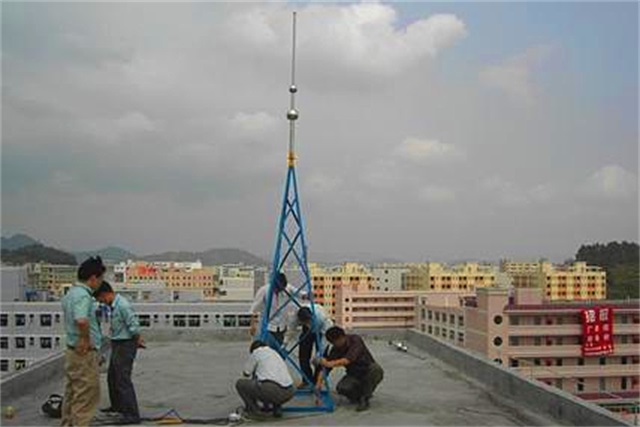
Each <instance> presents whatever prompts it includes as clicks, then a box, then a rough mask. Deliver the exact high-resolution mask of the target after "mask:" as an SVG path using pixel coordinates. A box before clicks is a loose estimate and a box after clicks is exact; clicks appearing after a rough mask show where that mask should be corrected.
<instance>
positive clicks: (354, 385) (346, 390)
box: [336, 363, 384, 402]
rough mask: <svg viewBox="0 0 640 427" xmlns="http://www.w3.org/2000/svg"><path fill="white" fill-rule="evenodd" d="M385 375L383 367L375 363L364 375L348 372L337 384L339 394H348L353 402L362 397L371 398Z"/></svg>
mask: <svg viewBox="0 0 640 427" xmlns="http://www.w3.org/2000/svg"><path fill="white" fill-rule="evenodd" d="M383 377H384V371H383V370H382V367H380V365H378V364H377V363H373V364H372V365H371V366H370V367H369V370H368V371H367V373H366V374H364V375H362V376H354V375H349V374H347V375H345V376H344V377H342V379H341V380H340V381H339V382H338V384H337V385H336V390H337V392H338V394H341V395H343V396H346V397H347V398H348V399H349V400H350V401H352V402H357V401H358V400H359V399H360V398H362V397H364V398H367V399H369V398H370V397H371V396H372V395H373V392H374V391H375V389H376V387H377V386H378V384H380V381H382V378H383Z"/></svg>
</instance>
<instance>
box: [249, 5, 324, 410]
mask: <svg viewBox="0 0 640 427" xmlns="http://www.w3.org/2000/svg"><path fill="white" fill-rule="evenodd" d="M295 59H296V12H293V48H292V61H291V86H290V87H289V93H290V99H291V100H290V107H289V111H288V112H287V120H288V121H289V151H288V152H287V177H286V181H285V187H284V195H283V199H282V209H281V211H280V219H279V221H278V231H277V235H276V244H275V250H274V254H273V264H272V268H271V274H270V277H269V289H268V292H267V300H266V303H265V308H264V313H263V314H262V319H261V323H260V339H261V340H262V341H264V342H267V343H269V344H270V345H271V346H272V347H275V348H277V349H278V351H279V352H280V354H281V355H282V357H283V358H284V359H285V360H286V361H287V363H288V364H289V365H290V366H291V367H293V369H294V370H295V371H296V372H298V373H299V374H300V376H301V377H302V378H303V379H305V380H306V382H307V383H308V384H313V383H314V381H313V378H307V377H306V375H305V374H304V373H303V372H302V369H301V368H300V363H299V361H298V360H297V357H295V355H294V356H292V354H293V353H294V351H295V350H296V349H297V348H298V347H299V345H300V341H301V339H300V338H298V339H297V340H295V341H294V342H293V343H291V344H289V345H279V344H278V343H276V342H274V340H273V338H272V337H271V334H269V331H268V328H267V327H268V324H269V322H270V321H271V320H272V319H273V318H274V317H275V316H277V315H279V314H280V311H281V310H296V311H297V309H298V308H299V307H301V304H300V302H299V297H300V295H301V294H306V295H307V296H308V298H309V301H310V302H311V304H310V307H309V308H310V309H311V316H312V317H311V322H312V325H316V324H317V316H316V312H315V308H314V304H313V288H312V286H311V275H310V274H309V266H308V263H307V241H306V235H305V227H304V220H303V216H302V210H301V209H300V192H299V190H298V179H297V175H296V155H295V123H296V120H297V119H298V111H297V110H296V108H295V94H296V92H297V91H298V88H297V87H296V85H295ZM285 269H286V270H287V272H296V273H297V274H295V277H294V276H293V275H289V285H290V286H289V287H288V289H287V291H285V294H286V297H285V301H284V302H283V303H280V304H279V307H274V305H273V292H274V289H275V287H276V278H277V275H278V273H279V272H284V270H285ZM311 329H312V330H313V329H314V328H311ZM315 345H316V351H320V349H322V348H323V337H322V336H320V334H316V342H315ZM322 375H323V376H324V381H323V387H322V389H320V390H317V391H314V390H311V389H305V390H298V391H296V399H294V402H293V404H290V405H287V406H286V407H283V408H282V409H283V411H288V412H294V411H295V412H312V411H333V408H334V402H333V399H332V397H331V393H330V391H329V390H330V382H329V379H328V378H327V375H326V373H325V372H324V370H323V373H322ZM312 394H315V399H309V400H310V401H311V402H313V403H314V404H309V405H299V404H296V403H300V402H299V400H304V398H305V397H306V398H311V397H313V396H311V395H312Z"/></svg>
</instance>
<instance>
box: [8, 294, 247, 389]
mask: <svg viewBox="0 0 640 427" xmlns="http://www.w3.org/2000/svg"><path fill="white" fill-rule="evenodd" d="M133 307H134V309H135V311H136V313H137V314H138V318H139V320H140V326H141V327H142V330H143V333H144V331H160V332H161V331H163V330H208V331H213V330H221V331H224V330H227V329H237V328H248V327H249V324H250V321H251V315H250V314H249V308H250V304H249V303H248V302H244V303H232V302H216V303H196V304H188V303H177V302H174V303H168V304H148V303H134V305H133ZM107 330H108V328H107V327H106V325H103V331H105V332H106V331H107ZM64 339H65V338H64V327H63V315H62V307H61V305H60V303H59V302H30V303H3V304H2V312H1V313H0V373H1V374H2V376H4V375H6V374H7V373H11V372H14V371H19V370H21V369H24V368H26V367H28V366H30V365H31V364H32V363H34V362H36V361H38V360H41V359H43V358H46V357H48V356H51V355H52V354H54V353H57V352H60V351H62V350H63V349H64V346H65V344H64Z"/></svg>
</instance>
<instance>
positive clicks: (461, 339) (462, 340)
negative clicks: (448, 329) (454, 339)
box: [458, 332, 464, 344]
mask: <svg viewBox="0 0 640 427" xmlns="http://www.w3.org/2000/svg"><path fill="white" fill-rule="evenodd" d="M458 342H459V343H461V344H462V343H464V333H463V332H458Z"/></svg>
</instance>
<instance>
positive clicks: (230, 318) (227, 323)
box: [222, 314, 237, 328]
mask: <svg viewBox="0 0 640 427" xmlns="http://www.w3.org/2000/svg"><path fill="white" fill-rule="evenodd" d="M222 325H223V326H224V327H225V328H235V327H236V326H237V316H234V315H233V314H225V315H224V316H223V317H222Z"/></svg>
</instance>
